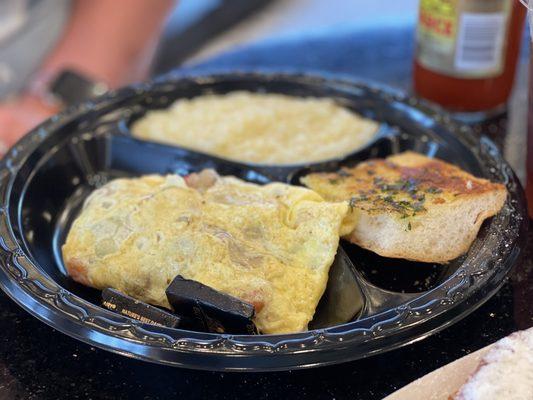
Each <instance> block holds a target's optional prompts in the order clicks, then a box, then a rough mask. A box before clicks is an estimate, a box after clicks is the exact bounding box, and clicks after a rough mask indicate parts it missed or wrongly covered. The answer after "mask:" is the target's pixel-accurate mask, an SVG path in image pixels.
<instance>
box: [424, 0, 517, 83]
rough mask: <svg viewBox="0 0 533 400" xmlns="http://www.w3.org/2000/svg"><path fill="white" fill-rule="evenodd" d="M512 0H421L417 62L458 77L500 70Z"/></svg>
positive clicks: (488, 75)
mask: <svg viewBox="0 0 533 400" xmlns="http://www.w3.org/2000/svg"><path fill="white" fill-rule="evenodd" d="M511 5H512V1H511V0H421V1H420V15H419V22H418V30H417V50H416V57H417V60H418V62H419V63H420V64H421V65H422V66H424V67H425V68H427V69H429V70H432V71H434V72H439V73H443V74H445V75H449V76H454V77H458V78H491V77H494V76H498V75H500V74H501V73H502V72H503V68H504V61H505V52H506V38H507V31H508V25H509V18H510V13H511Z"/></svg>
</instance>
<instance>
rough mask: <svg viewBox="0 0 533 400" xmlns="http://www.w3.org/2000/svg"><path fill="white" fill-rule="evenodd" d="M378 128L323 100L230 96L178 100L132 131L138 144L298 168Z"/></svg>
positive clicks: (341, 151)
mask: <svg viewBox="0 0 533 400" xmlns="http://www.w3.org/2000/svg"><path fill="white" fill-rule="evenodd" d="M377 130H378V124H377V123H376V122H374V121H372V120H369V119H366V118H363V117H361V116H359V115H357V114H356V113H354V112H352V111H350V110H349V109H347V108H345V107H341V106H339V105H337V104H336V103H335V102H334V101H333V100H332V99H328V98H311V97H308V98H301V97H292V96H286V95H281V94H272V93H250V92H232V93H229V94H225V95H204V96H199V97H196V98H193V99H180V100H178V101H176V102H175V103H174V104H173V105H172V106H171V107H170V108H168V109H166V110H156V111H150V112H148V113H147V114H146V115H145V116H144V117H142V118H140V119H139V120H138V121H136V122H135V123H134V124H133V126H132V133H133V135H134V136H136V137H138V138H140V139H146V140H151V141H156V142H163V143H168V144H173V145H178V146H183V147H186V148H189V149H192V150H196V151H200V152H203V153H207V154H212V155H216V156H219V157H223V158H227V159H231V160H236V161H243V162H250V163H258V164H271V165H272V164H300V163H308V162H317V161H324V160H328V159H333V158H339V157H342V156H345V155H347V154H349V153H351V152H353V151H355V150H356V149H358V148H360V147H361V146H362V145H364V144H366V143H367V142H368V141H369V140H370V139H371V138H372V137H373V136H374V135H375V134H376V132H377Z"/></svg>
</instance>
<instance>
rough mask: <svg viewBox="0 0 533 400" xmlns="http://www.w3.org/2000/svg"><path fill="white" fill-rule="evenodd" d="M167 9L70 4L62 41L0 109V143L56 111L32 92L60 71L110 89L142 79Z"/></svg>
mask: <svg viewBox="0 0 533 400" xmlns="http://www.w3.org/2000/svg"><path fill="white" fill-rule="evenodd" d="M173 4H174V1H172V0H89V1H87V0H77V1H75V2H74V4H73V9H72V12H71V17H70V19H69V22H68V24H67V26H66V28H65V31H64V32H63V36H62V38H61V39H60V41H59V43H58V44H57V46H56V47H55V49H54V50H53V51H52V52H51V53H50V54H49V56H48V57H47V59H46V60H45V62H44V64H43V65H42V66H41V68H40V69H39V71H38V72H37V73H36V74H35V79H34V81H33V82H31V83H30V84H29V90H28V91H27V92H25V93H23V94H22V95H20V96H19V97H17V98H15V99H14V100H12V101H10V102H6V103H3V104H0V140H1V141H2V142H4V143H5V144H6V145H7V146H9V145H11V144H13V143H14V142H15V141H16V140H18V138H19V137H20V136H21V135H22V134H24V133H25V132H26V131H27V130H29V129H31V128H32V127H33V126H35V125H36V124H37V123H39V122H40V121H41V120H42V119H44V118H46V117H48V116H49V115H51V114H53V113H55V112H57V111H58V110H56V109H55V108H54V107H53V106H51V105H49V104H47V103H46V102H44V101H43V100H42V98H41V97H40V96H38V95H36V93H37V92H38V91H39V90H44V88H46V87H47V85H48V84H49V82H50V81H51V80H53V79H54V78H55V76H56V75H57V74H58V73H59V72H60V71H62V70H64V69H73V70H75V71H79V72H80V73H81V74H84V75H86V76H88V77H90V78H92V79H94V80H96V81H103V82H105V83H107V85H108V86H109V87H111V88H114V87H118V86H122V85H125V84H128V83H131V82H135V81H138V80H141V79H143V78H145V77H146V74H147V71H148V67H149V63H150V61H151V58H152V55H153V54H152V53H153V51H154V50H155V43H156V41H157V38H158V36H159V34H160V30H161V28H162V24H163V22H164V19H165V16H166V15H167V13H168V12H169V11H170V9H171V8H172V6H173ZM21 50H22V51H24V50H23V49H21ZM0 150H1V149H0Z"/></svg>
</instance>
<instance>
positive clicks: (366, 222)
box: [301, 151, 507, 263]
mask: <svg viewBox="0 0 533 400" xmlns="http://www.w3.org/2000/svg"><path fill="white" fill-rule="evenodd" d="M301 182H302V183H303V184H304V185H306V186H307V187H309V188H310V189H313V190H315V191H317V192H318V193H319V194H321V195H322V196H323V197H324V198H325V199H326V200H329V201H334V202H335V201H342V200H344V201H346V202H347V203H348V205H349V207H350V212H349V214H348V216H347V218H346V221H345V222H344V223H345V225H347V226H349V227H351V228H349V229H351V232H350V233H349V234H348V235H346V236H345V238H346V239H347V240H349V241H351V242H353V243H355V244H357V245H359V246H361V247H363V248H365V249H368V250H371V251H373V252H375V253H377V254H379V255H381V256H384V257H392V258H405V259H408V260H413V261H421V262H431V263H433V262H437V263H444V262H447V261H450V260H453V259H454V258H457V257H459V256H460V255H462V254H464V253H466V252H467V251H468V249H469V248H470V246H471V245H472V243H473V241H474V240H475V238H476V236H477V234H478V232H479V229H480V226H481V224H482V223H483V221H484V220H485V219H487V218H489V217H491V216H493V215H495V214H497V213H498V212H499V211H500V210H501V208H502V207H503V205H504V203H505V200H506V198H507V190H506V188H505V186H504V185H502V184H500V183H493V182H490V181H489V180H487V179H481V178H476V177H475V176H473V175H471V174H469V173H467V172H465V171H463V170H461V169H460V168H458V167H457V166H455V165H452V164H449V163H447V162H444V161H441V160H438V159H434V158H429V157H426V156H424V155H422V154H418V153H414V152H411V151H407V152H404V153H400V154H395V155H392V156H390V157H387V158H386V159H372V160H368V161H365V162H362V163H360V164H358V165H356V166H355V167H351V168H342V169H341V170H340V171H338V172H334V173H312V174H309V175H307V176H305V177H303V178H302V179H301Z"/></svg>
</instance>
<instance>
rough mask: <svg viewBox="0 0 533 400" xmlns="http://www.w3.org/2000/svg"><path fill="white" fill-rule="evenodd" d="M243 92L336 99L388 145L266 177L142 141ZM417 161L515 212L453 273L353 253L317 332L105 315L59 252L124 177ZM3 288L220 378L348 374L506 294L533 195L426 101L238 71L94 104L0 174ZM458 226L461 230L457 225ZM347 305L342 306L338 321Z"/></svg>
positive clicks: (62, 321) (38, 136)
mask: <svg viewBox="0 0 533 400" xmlns="http://www.w3.org/2000/svg"><path fill="white" fill-rule="evenodd" d="M235 90H249V91H261V92H276V93H285V94H290V95H293V96H318V97H331V98H333V99H335V101H337V102H338V103H339V104H341V105H343V106H345V107H348V108H350V109H353V110H355V111H357V112H358V113H361V114H363V115H364V116H366V117H369V118H372V119H374V120H376V121H378V122H379V123H380V124H381V129H380V131H379V134H378V135H377V136H376V138H375V139H374V140H373V141H372V142H371V143H369V144H368V145H367V146H365V147H363V148H361V149H359V150H358V151H356V152H354V153H353V154H350V155H348V156H347V157H344V158H342V159H336V160H330V161H327V162H322V163H317V164H312V165H289V166H265V165H250V164H242V163H237V162H232V161H228V160H223V159H220V158H216V157H212V156H208V155H205V154H201V153H198V152H194V151H189V150H187V149H182V148H178V147H173V146H168V145H163V144H158V143H151V142H145V141H141V140H137V139H135V138H133V137H131V134H130V131H129V126H130V124H131V122H132V121H133V120H134V119H135V118H139V117H140V116H142V115H143V114H144V113H145V112H146V111H147V110H150V109H158V108H163V107H166V106H168V105H170V104H171V103H172V102H173V101H174V100H176V99H178V98H183V97H187V98H190V97H194V96H198V95H202V94H205V93H227V92H231V91H235ZM404 150H414V151H417V152H421V153H424V154H427V155H429V156H435V157H439V158H442V159H444V160H447V161H450V162H452V163H454V164H456V165H459V166H460V167H462V168H464V169H466V170H467V171H470V172H471V173H473V174H475V175H476V176H479V177H485V178H489V179H491V180H493V181H498V182H503V183H504V184H505V185H506V186H507V189H508V191H509V197H508V200H507V203H506V205H505V207H504V209H503V210H502V212H500V213H499V214H498V215H497V216H496V217H494V218H492V219H490V220H489V221H486V222H485V224H483V226H482V228H481V231H480V233H479V236H478V238H477V240H476V241H475V243H474V245H473V246H472V248H471V249H470V251H469V252H468V254H466V255H465V256H463V257H461V258H459V259H457V260H454V261H452V262H450V263H448V264H446V265H432V264H429V265H427V264H420V263H413V262H408V261H403V260H394V259H385V258H382V257H379V256H377V255H375V254H373V253H371V252H368V251H365V250H362V249H361V248H359V247H357V246H355V245H351V244H348V243H344V242H342V243H341V247H340V249H339V253H338V255H337V259H336V262H335V265H334V268H332V270H331V273H330V283H329V285H328V289H327V292H326V295H325V296H324V297H323V299H322V301H321V304H320V305H319V308H318V311H317V313H316V316H315V319H314V320H313V321H312V323H311V325H310V329H311V330H310V331H308V332H303V333H297V334H288V335H259V336H253V335H224V334H207V333H199V332H192V331H186V330H180V329H173V328H164V327H158V326H153V325H147V324H142V323H139V322H137V321H134V320H131V319H129V318H127V317H124V316H122V315H118V314H114V313H112V312H110V311H108V310H105V309H103V308H101V307H100V306H99V304H100V293H99V291H97V290H94V289H90V288H87V287H84V286H82V285H79V284H77V283H75V282H73V281H72V280H71V279H69V278H68V276H67V275H66V273H65V269H64V266H63V264H62V260H61V253H60V246H61V244H62V243H63V241H64V238H65V235H66V232H67V231H68V228H69V226H70V224H71V222H72V221H73V219H74V218H75V216H76V215H77V213H78V211H79V207H80V206H81V204H82V202H83V200H84V199H85V197H86V196H87V195H88V194H89V193H90V192H91V191H92V190H94V188H96V187H98V186H100V185H102V184H103V183H105V182H107V181H108V180H109V179H112V178H114V177H119V176H136V175H141V174H147V173H179V174H187V173H190V172H193V171H199V170H201V169H203V168H214V169H216V170H217V171H218V172H219V173H220V174H221V175H235V176H238V177H240V178H242V179H245V180H248V181H253V182H258V183H266V182H270V181H283V182H291V183H297V182H298V178H299V177H300V176H301V175H303V174H306V173H308V172H309V171H324V170H335V169H337V168H339V167H340V166H342V165H353V164H356V163H357V162H360V161H363V160H366V159H368V158H370V157H384V156H387V155H390V154H392V153H397V152H400V151H404ZM0 181H1V193H0V197H1V208H0V235H1V241H0V263H1V265H0V285H1V286H2V288H3V289H4V291H5V292H6V293H7V294H8V295H10V296H11V297H12V298H13V299H14V300H15V301H16V302H17V303H18V304H20V305H21V306H22V307H24V308H25V309H26V310H27V311H29V312H30V313H32V314H33V315H35V316H36V317H37V318H39V319H41V320H43V321H45V322H46V323H48V324H50V325H51V326H53V327H54V328H56V329H58V330H60V331H62V332H65V333H66V334H69V335H71V336H74V337H76V338H79V339H81V340H83V341H85V342H87V343H90V344H92V345H95V346H99V347H102V348H105V349H108V350H110V351H115V352H118V353H120V354H125V355H129V356H132V357H136V358H140V359H145V360H149V361H153V362H159V363H164V364H171V365H177V366H186V367H191V368H201V369H212V370H282V369H290V368H303V367H312V366H318V365H325V364H332V363H339V362H343V361H348V360H354V359H358V358H362V357H366V356H369V355H371V354H374V353H379V352H383V351H386V350H390V349H393V348H396V347H399V346H402V345H405V344H407V343H410V342H412V341H415V340H418V339H420V338H422V337H424V336H427V335H429V334H431V333H432V332H435V331H437V330H439V329H442V328H444V327H446V326H448V325H450V324H451V323H453V322H454V321H456V320H458V319H459V318H460V317H462V316H464V315H466V314H467V313H468V312H471V311H472V310H474V309H475V308H476V307H478V306H479V305H480V304H481V303H482V302H484V301H485V300H487V299H488V298H489V297H490V296H491V295H492V294H494V293H495V292H496V291H497V289H498V288H499V287H500V285H501V284H502V283H503V280H504V278H505V276H506V275H507V273H508V272H509V270H510V269H511V268H512V266H513V265H514V264H515V262H516V260H517V258H518V256H519V255H520V253H521V251H522V249H523V247H524V240H525V232H526V229H527V228H526V225H527V219H526V218H525V215H526V211H525V201H524V196H523V191H522V188H521V186H520V184H519V182H518V180H517V178H516V176H515V174H514V173H513V171H512V170H511V169H510V168H509V166H508V165H507V163H506V162H505V161H504V160H503V159H502V156H501V154H500V153H499V151H498V150H497V148H496V147H495V145H494V144H493V143H492V142H491V141H490V140H488V139H487V138H485V137H482V138H481V139H480V140H476V139H475V138H474V137H473V136H472V134H471V133H470V131H469V129H468V128H467V127H465V126H460V125H457V123H455V122H453V121H452V120H451V119H450V118H449V117H448V116H447V114H445V113H444V112H442V111H441V110H438V109H435V108H433V107H432V106H429V105H428V104H426V103H425V102H423V101H420V100H417V99H413V98H410V97H408V96H406V95H404V94H402V93H398V92H395V91H393V90H391V89H385V88H380V87H377V86H371V85H367V84H363V83H356V82H353V81H343V80H338V79H333V78H327V77H312V76H303V75H287V74H254V73H239V74H225V75H213V76H201V77H188V78H176V79H175V80H172V79H169V80H166V81H156V82H153V83H150V84H146V85H141V86H137V87H132V88H126V89H123V90H120V91H118V92H115V93H111V94H109V95H107V96H105V97H102V98H99V99H98V100H96V101H94V102H89V103H85V104H83V105H80V106H79V107H77V108H73V109H70V110H68V111H67V112H65V113H63V114H60V115H59V116H56V117H54V118H52V119H51V120H48V121H47V122H45V123H44V124H43V125H41V126H40V127H38V128H37V129H35V130H34V131H32V132H30V133H29V134H28V135H27V136H26V137H25V138H24V139H23V140H21V142H19V143H18V144H17V145H16V146H15V147H14V148H13V149H12V150H11V151H10V152H9V153H8V154H7V156H6V157H5V158H4V160H3V161H2V165H1V170H0ZM458 223H460V221H458ZM337 304H344V305H345V306H344V308H343V309H342V310H340V311H341V312H339V308H338V307H336V305H337Z"/></svg>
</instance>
